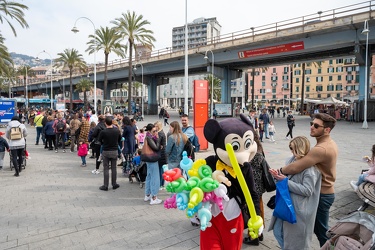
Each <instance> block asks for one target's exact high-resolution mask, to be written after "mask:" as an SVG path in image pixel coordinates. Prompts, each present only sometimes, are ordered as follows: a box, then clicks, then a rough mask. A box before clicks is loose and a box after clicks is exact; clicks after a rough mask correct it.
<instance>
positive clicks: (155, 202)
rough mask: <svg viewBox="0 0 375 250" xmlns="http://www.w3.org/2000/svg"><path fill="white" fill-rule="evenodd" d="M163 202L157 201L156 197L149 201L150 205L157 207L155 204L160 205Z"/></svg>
mask: <svg viewBox="0 0 375 250" xmlns="http://www.w3.org/2000/svg"><path fill="white" fill-rule="evenodd" d="M162 202H163V201H162V200H160V199H158V198H157V197H156V198H155V199H151V201H150V205H157V204H160V203H162Z"/></svg>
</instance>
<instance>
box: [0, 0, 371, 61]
mask: <svg viewBox="0 0 375 250" xmlns="http://www.w3.org/2000/svg"><path fill="white" fill-rule="evenodd" d="M16 1H17V2H20V3H23V4H25V5H27V6H28V7H29V10H26V11H25V19H26V21H27V22H28V24H29V26H30V27H29V28H28V29H22V28H21V26H19V25H18V24H17V23H16V22H13V24H14V26H15V28H16V31H17V37H14V35H13V34H12V32H11V30H10V28H9V27H8V25H7V24H6V23H3V24H1V23H0V30H1V33H2V35H3V37H4V38H5V39H6V40H5V45H6V46H7V47H8V49H9V52H16V53H19V54H25V55H29V56H33V57H37V56H38V57H39V58H43V59H49V55H47V54H46V53H40V52H41V51H43V50H45V51H46V52H48V53H49V54H50V55H51V57H52V58H57V57H58V56H57V54H58V53H61V52H63V51H64V49H67V48H69V49H70V48H75V49H77V50H78V51H79V52H80V53H81V54H82V55H83V57H84V59H85V60H86V62H88V63H93V62H94V56H93V55H88V53H87V52H85V50H86V49H87V44H86V43H87V42H88V36H89V35H90V34H93V33H94V26H93V25H92V23H91V22H90V21H88V20H86V19H79V20H78V22H77V23H76V26H77V28H78V29H79V30H80V32H79V33H77V34H75V33H73V32H72V31H71V29H72V28H73V26H74V24H75V21H76V20H77V19H78V18H79V17H86V18H89V19H90V20H91V21H92V22H93V24H94V25H95V27H96V28H99V27H100V26H102V27H105V26H108V27H111V26H113V25H112V24H111V23H110V22H111V21H112V20H114V19H115V18H118V17H121V16H122V13H126V12H127V11H128V10H130V11H135V12H136V14H138V15H143V17H144V19H146V20H148V21H149V22H150V23H151V24H150V25H148V26H147V28H148V29H150V30H152V31H153V32H154V37H155V38H156V42H155V43H154V46H155V47H154V50H158V49H165V48H166V47H171V45H172V28H173V27H176V26H182V25H184V24H185V1H186V0H185V1H184V0H158V1H155V0H105V1H104V0H90V1H87V0H16ZM363 2H366V1H361V0H306V1H301V0H283V1H279V0H268V1H256V2H255V1H249V0H231V1H224V0H187V21H188V22H192V21H193V20H194V19H196V18H200V17H205V18H210V17H216V19H217V21H218V22H219V24H220V25H221V27H222V29H221V34H222V35H224V34H229V33H231V32H236V31H241V30H249V28H250V27H259V26H262V25H267V24H271V23H275V22H280V21H285V20H289V19H293V18H297V17H301V16H305V15H310V14H315V13H317V12H318V11H323V12H325V11H329V10H333V9H338V8H341V7H345V6H349V5H354V4H357V3H363ZM362 6H363V5H362ZM117 58H118V57H117V56H116V55H115V54H110V55H109V60H110V61H112V60H115V59H117ZM96 61H97V63H98V62H103V61H104V52H103V51H99V52H98V53H97V56H96Z"/></svg>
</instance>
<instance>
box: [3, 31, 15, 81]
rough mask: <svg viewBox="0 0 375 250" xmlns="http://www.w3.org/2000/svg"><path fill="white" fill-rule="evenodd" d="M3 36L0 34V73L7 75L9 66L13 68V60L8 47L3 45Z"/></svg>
mask: <svg viewBox="0 0 375 250" xmlns="http://www.w3.org/2000/svg"><path fill="white" fill-rule="evenodd" d="M4 41H5V38H4V37H3V36H2V35H1V34H0V75H7V74H8V73H9V67H10V66H11V67H12V68H13V60H12V57H11V56H10V54H9V52H8V48H7V47H6V46H5V45H4Z"/></svg>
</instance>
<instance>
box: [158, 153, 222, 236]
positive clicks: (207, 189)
mask: <svg viewBox="0 0 375 250" xmlns="http://www.w3.org/2000/svg"><path fill="white" fill-rule="evenodd" d="M182 155H183V157H182V160H181V162H180V167H181V168H182V169H183V170H184V171H185V173H187V175H188V178H186V179H185V178H184V177H183V175H182V171H181V169H179V168H174V169H170V170H165V171H164V173H163V178H164V180H165V181H168V182H169V183H168V185H167V186H166V188H165V189H166V190H167V191H168V192H171V193H173V195H172V196H171V197H170V198H168V199H166V200H165V202H164V207H165V208H167V209H170V208H177V209H179V210H185V211H186V215H187V217H189V218H191V217H192V216H194V215H195V214H197V215H198V218H199V220H200V224H201V230H202V231H204V230H206V228H207V226H208V224H209V222H210V220H211V218H212V214H211V210H210V207H211V203H216V204H217V206H218V207H219V208H220V210H223V203H222V200H223V199H224V200H226V201H228V200H229V198H228V196H227V188H226V186H225V185H223V184H220V183H219V182H218V181H217V180H214V179H213V178H212V170H211V168H210V167H209V166H207V164H206V161H205V160H203V159H198V160H196V161H195V162H193V161H192V160H191V159H189V158H188V157H187V153H186V152H185V151H184V152H183V154H182Z"/></svg>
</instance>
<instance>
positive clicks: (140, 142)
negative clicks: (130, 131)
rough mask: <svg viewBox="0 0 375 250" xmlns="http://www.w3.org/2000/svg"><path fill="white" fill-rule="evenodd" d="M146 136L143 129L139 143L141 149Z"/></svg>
mask: <svg viewBox="0 0 375 250" xmlns="http://www.w3.org/2000/svg"><path fill="white" fill-rule="evenodd" d="M145 136H146V134H145V130H144V129H143V128H141V129H140V130H139V133H138V143H139V145H138V148H139V149H142V148H143V144H144V142H145Z"/></svg>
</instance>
